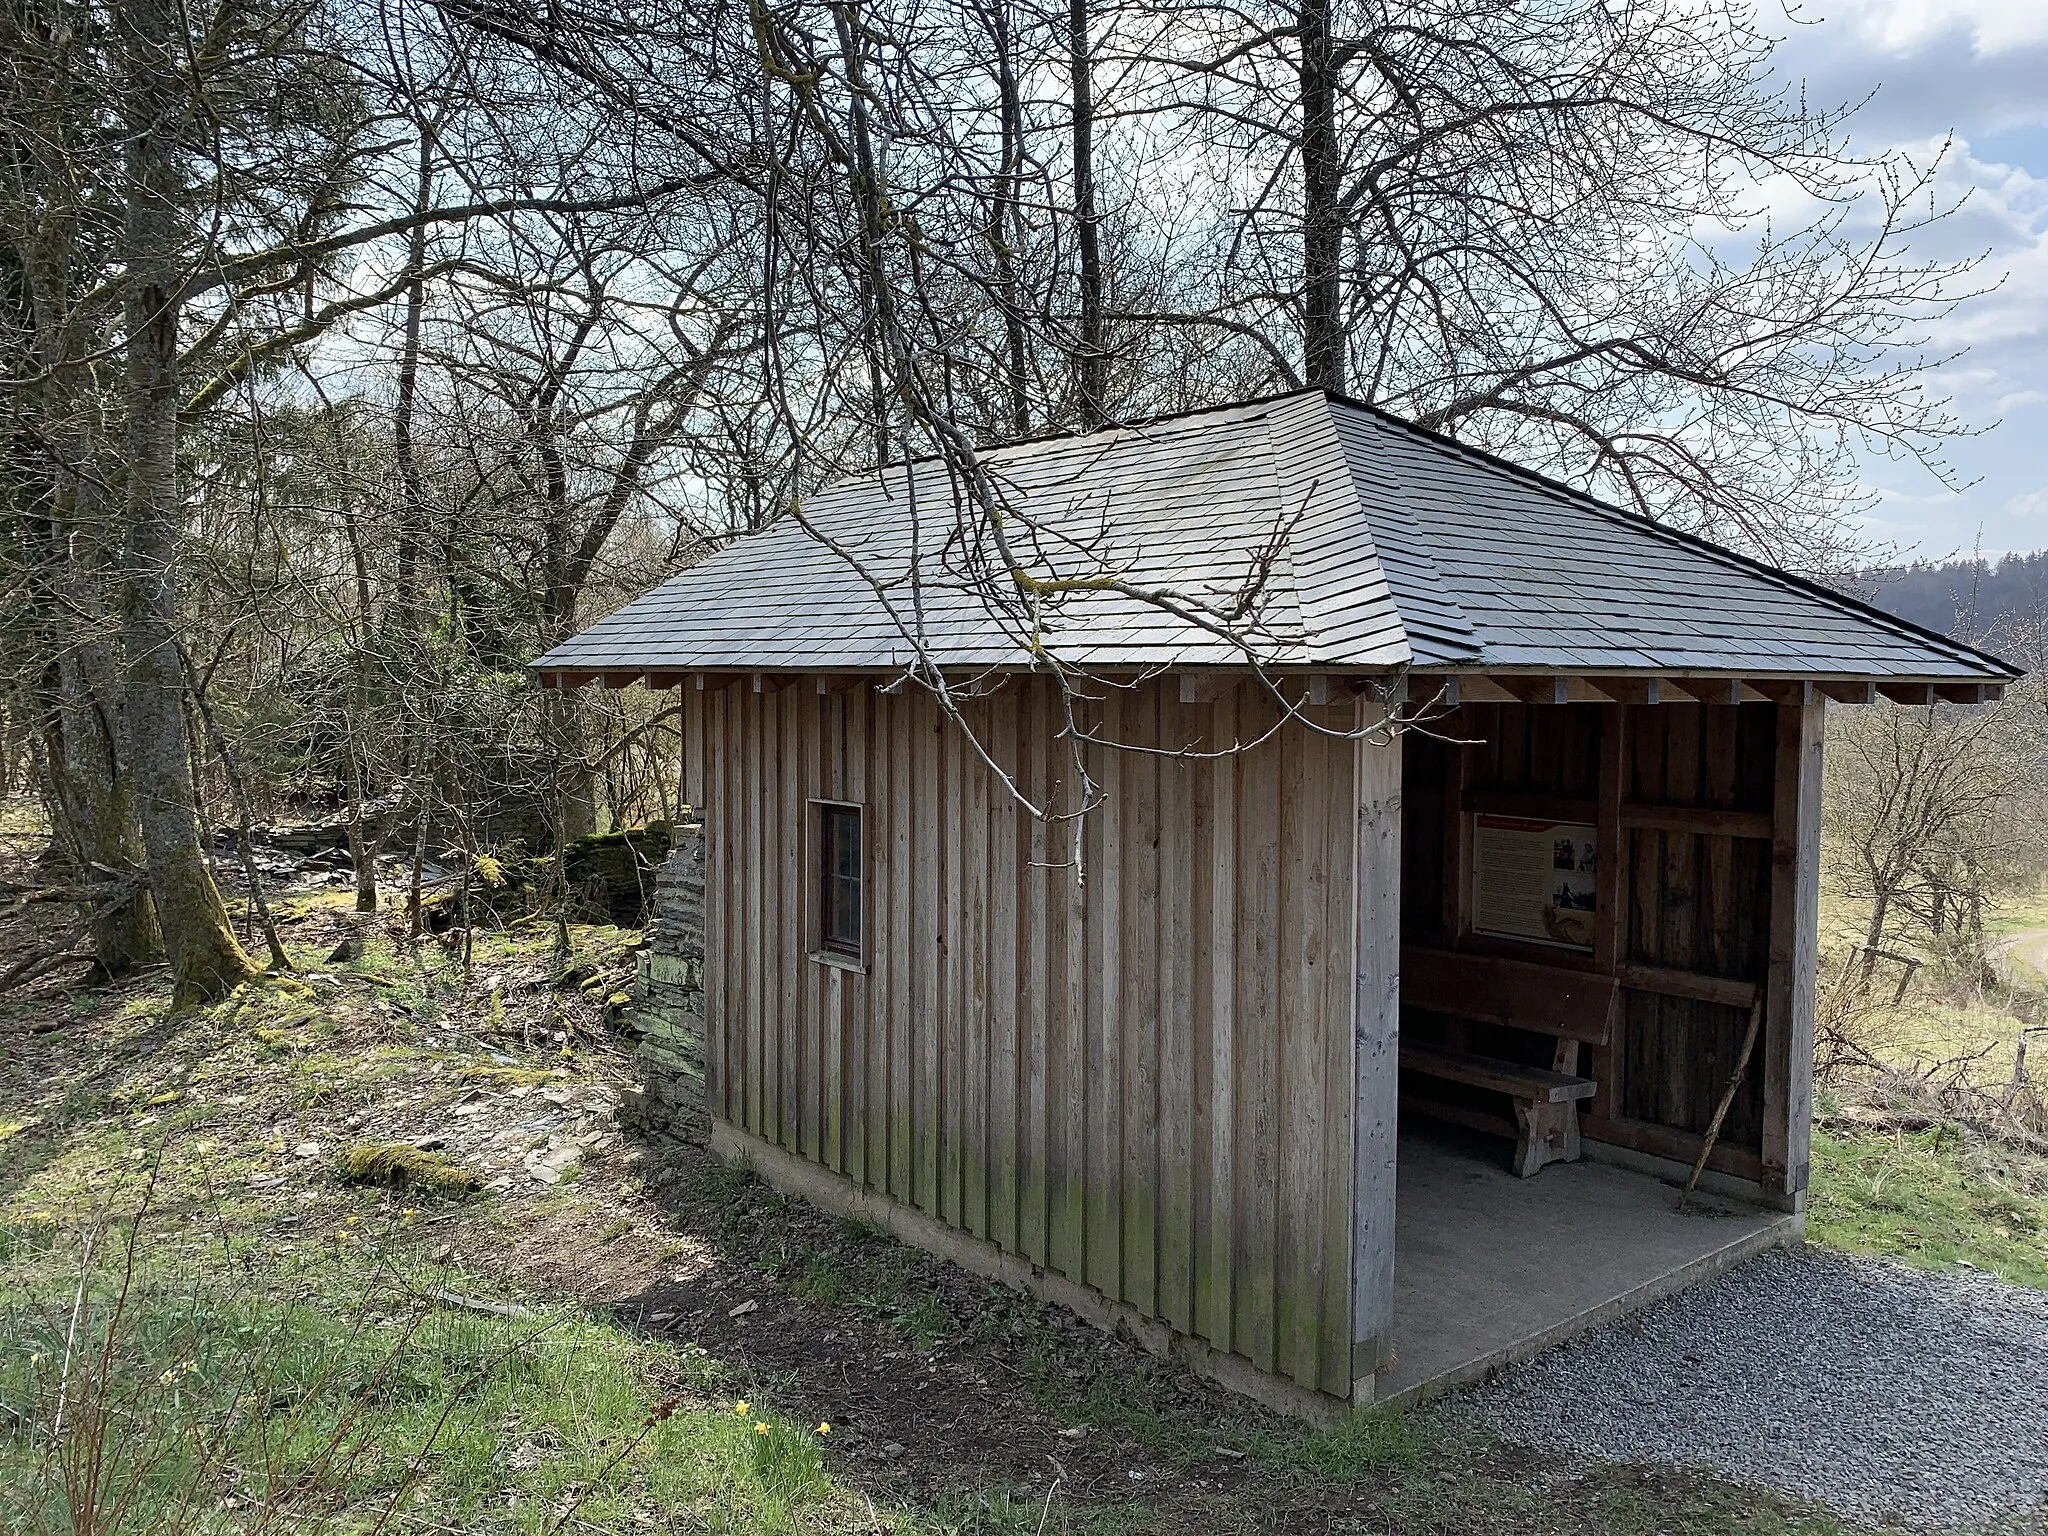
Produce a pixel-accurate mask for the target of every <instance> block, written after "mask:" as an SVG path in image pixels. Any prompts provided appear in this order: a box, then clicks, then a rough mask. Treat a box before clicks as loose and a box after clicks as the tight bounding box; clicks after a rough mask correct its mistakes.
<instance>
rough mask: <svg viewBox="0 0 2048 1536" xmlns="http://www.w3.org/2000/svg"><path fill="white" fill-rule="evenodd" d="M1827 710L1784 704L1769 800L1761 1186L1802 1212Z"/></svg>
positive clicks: (1809, 1136) (1809, 1130) (1809, 1129)
mask: <svg viewBox="0 0 2048 1536" xmlns="http://www.w3.org/2000/svg"><path fill="white" fill-rule="evenodd" d="M1826 707H1827V706H1826V703H1825V701H1822V700H1816V701H1814V702H1812V703H1790V704H1780V705H1779V706H1778V755H1777V782H1776V788H1775V791H1774V792H1773V795H1772V803H1771V967H1770V975H1769V978H1768V980H1767V982H1766V985H1765V992H1764V999H1765V1002H1764V1007H1765V1013H1764V1124H1763V1160H1762V1161H1763V1185H1764V1188H1765V1190H1766V1191H1767V1192H1768V1193H1770V1194H1773V1195H1782V1196H1784V1197H1785V1198H1786V1199H1787V1200H1788V1201H1790V1202H1792V1203H1793V1204H1794V1205H1796V1204H1797V1203H1798V1202H1799V1200H1800V1198H1801V1196H1802V1195H1803V1194H1804V1193H1805V1190H1806V1175H1807V1165H1808V1162H1809V1160H1810V1155H1811V1147H1812V1141H1813V1008H1814V989H1815V971H1816V969H1817V968H1818V966H1819V957H1818V952H1817V946H1818V942H1819V932H1820V774H1821V743H1822V736H1823V727H1824V724H1825V721H1826V718H1827V717H1826V714H1825V710H1826Z"/></svg>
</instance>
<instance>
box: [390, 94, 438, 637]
mask: <svg viewBox="0 0 2048 1536" xmlns="http://www.w3.org/2000/svg"><path fill="white" fill-rule="evenodd" d="M433 195H434V151H433V139H432V136H431V135H429V134H428V132H427V130H426V129H425V128H424V127H422V128H421V129H420V158H419V169H418V179H417V184H416V186H415V187H414V198H413V206H414V211H415V212H418V211H421V210H424V209H425V208H426V207H427V205H428V203H429V202H430V200H431V199H432V198H433ZM426 270H427V227H426V225H424V224H421V225H419V226H418V227H416V228H415V229H414V230H413V231H412V234H411V236H410V237H409V238H408V240H407V242H406V248H405V274H406V278H407V282H406V288H405V343H404V347H403V348H402V350H401V351H400V352H399V356H398V402H397V406H396V408H395V409H394V410H393V411H392V414H391V452H392V456H393V457H394V458H396V459H397V461H398V528H397V539H396V541H395V542H396V545H397V548H396V550H395V551H394V555H395V559H394V561H393V563H394V564H395V566H396V567H397V569H396V571H395V572H394V573H393V581H392V599H391V614H390V626H391V628H392V629H394V630H396V631H397V632H398V633H399V634H401V635H404V636H407V637H408V638H409V637H411V636H413V635H417V634H418V633H419V630H420V622H421V613H420V576H419V569H420V543H421V541H422V539H423V538H424V537H425V529H426V521H427V510H426V492H425V490H424V489H423V488H422V485H421V481H420V467H419V453H418V450H417V449H416V447H415V446H414V443H413V418H414V416H415V415H416V414H417V412H418V409H419V387H420V329H421V325H422V323H423V322H424V320H425V317H426V307H427V281H426Z"/></svg>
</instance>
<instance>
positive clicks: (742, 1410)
mask: <svg viewBox="0 0 2048 1536" xmlns="http://www.w3.org/2000/svg"><path fill="white" fill-rule="evenodd" d="M732 1411H733V1412H734V1413H736V1414H738V1415H739V1416H740V1417H741V1418H743V1419H744V1418H745V1417H746V1416H747V1404H746V1400H745V1399H744V1398H743V1399H741V1400H740V1401H739V1402H737V1403H734V1404H733V1405H732Z"/></svg>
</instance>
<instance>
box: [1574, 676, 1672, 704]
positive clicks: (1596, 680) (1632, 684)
mask: <svg viewBox="0 0 2048 1536" xmlns="http://www.w3.org/2000/svg"><path fill="white" fill-rule="evenodd" d="M1586 683H1587V686H1589V687H1591V688H1595V689H1598V690H1599V691H1600V692H1601V693H1603V694H1605V695H1606V696H1607V697H1608V698H1609V699H1610V700H1612V701H1613V702H1614V703H1616V704H1661V703H1663V702H1664V700H1665V699H1666V698H1667V697H1669V694H1668V691H1667V690H1666V689H1665V687H1664V679H1662V678H1661V677H1589V678H1587V679H1586Z"/></svg>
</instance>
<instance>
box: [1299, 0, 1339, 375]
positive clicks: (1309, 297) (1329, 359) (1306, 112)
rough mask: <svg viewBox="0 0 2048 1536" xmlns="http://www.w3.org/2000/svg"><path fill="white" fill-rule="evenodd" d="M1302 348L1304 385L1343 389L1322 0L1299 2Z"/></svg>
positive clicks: (1333, 116) (1329, 77)
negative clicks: (1305, 382) (1306, 380)
mask: <svg viewBox="0 0 2048 1536" xmlns="http://www.w3.org/2000/svg"><path fill="white" fill-rule="evenodd" d="M1297 15H1298V21H1299V25H1300V29H1301V352H1302V364H1303V368H1304V371H1305V373H1306V375H1307V378H1308V382H1309V383H1310V384H1311V385H1312V386H1314V387H1317V388H1321V389H1327V390H1331V391H1333V392H1335V393H1338V394H1341V393H1343V390H1344V363H1345V358H1344V350H1345V347H1344V343H1345V336H1344V312H1343V288H1342V277H1341V264H1342V261H1343V248H1344V227H1343V221H1342V218H1341V216H1340V215H1339V213H1338V210H1337V199H1338V175H1339V167H1338V164H1337V63H1336V52H1335V47H1334V45H1333V44H1332V42H1331V39H1330V3H1329V0H1301V8H1300V10H1299V12H1298V13H1297Z"/></svg>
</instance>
